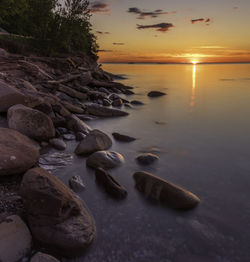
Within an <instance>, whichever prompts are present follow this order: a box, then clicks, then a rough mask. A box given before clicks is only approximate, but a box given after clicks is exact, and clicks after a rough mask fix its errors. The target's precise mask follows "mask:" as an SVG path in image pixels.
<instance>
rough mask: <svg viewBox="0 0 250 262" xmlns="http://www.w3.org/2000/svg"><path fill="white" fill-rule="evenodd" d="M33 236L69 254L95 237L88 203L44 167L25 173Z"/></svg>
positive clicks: (24, 189) (24, 188)
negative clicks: (86, 204)
mask: <svg viewBox="0 0 250 262" xmlns="http://www.w3.org/2000/svg"><path fill="white" fill-rule="evenodd" d="M20 195H21V196H22V198H23V201H24V205H25V208H26V210H27V218H28V222H29V226H30V229H31V232H32V235H33V237H34V238H35V239H36V240H37V241H38V242H40V243H42V244H44V245H47V246H49V247H50V248H55V249H57V250H58V251H59V252H60V253H62V254H64V253H66V254H67V255H69V254H70V253H71V252H72V253H74V255H75V252H77V251H83V250H85V249H86V248H87V247H88V246H89V245H90V244H91V243H92V241H93V240H94V237H95V232H96V228H95V223H94V220H93V218H92V216H91V214H90V213H89V211H88V209H87V207H86V206H85V204H84V203H83V202H82V201H81V200H80V198H78V197H77V196H76V195H75V194H74V193H73V192H72V191H71V190H70V189H69V188H67V187H66V186H65V185H64V184H63V183H62V182H61V181H60V180H59V179H57V178H56V177H55V176H53V175H51V174H49V173H48V172H46V170H44V169H41V168H33V169H31V170H29V171H28V172H26V173H25V175H24V177H23V180H22V184H21V187H20Z"/></svg>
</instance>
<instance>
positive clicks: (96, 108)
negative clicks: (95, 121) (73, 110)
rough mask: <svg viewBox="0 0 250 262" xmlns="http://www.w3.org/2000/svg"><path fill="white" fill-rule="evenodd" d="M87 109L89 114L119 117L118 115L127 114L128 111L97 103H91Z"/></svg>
mask: <svg viewBox="0 0 250 262" xmlns="http://www.w3.org/2000/svg"><path fill="white" fill-rule="evenodd" d="M87 110H88V112H89V114H91V115H94V116H101V117H117V116H127V115H128V113H127V112H125V111H122V110H119V109H115V108H108V107H105V106H101V105H97V104H89V105H87Z"/></svg>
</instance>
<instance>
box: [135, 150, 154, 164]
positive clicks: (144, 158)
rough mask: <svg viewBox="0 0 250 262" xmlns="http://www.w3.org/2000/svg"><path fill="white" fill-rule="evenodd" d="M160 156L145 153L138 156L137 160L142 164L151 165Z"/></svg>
mask: <svg viewBox="0 0 250 262" xmlns="http://www.w3.org/2000/svg"><path fill="white" fill-rule="evenodd" d="M158 159H159V157H158V156H157V155H155V154H152V153H144V154H141V155H139V156H137V158H136V160H137V161H138V162H139V163H140V164H142V165H150V164H152V163H154V162H155V161H156V160H158Z"/></svg>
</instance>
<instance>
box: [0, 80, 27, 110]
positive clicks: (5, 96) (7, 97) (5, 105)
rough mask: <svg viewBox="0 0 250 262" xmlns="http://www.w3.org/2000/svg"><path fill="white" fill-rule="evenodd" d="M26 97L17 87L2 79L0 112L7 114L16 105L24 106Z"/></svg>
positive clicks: (0, 85) (0, 84) (0, 82)
mask: <svg viewBox="0 0 250 262" xmlns="http://www.w3.org/2000/svg"><path fill="white" fill-rule="evenodd" d="M24 103H25V96H24V95H23V94H22V93H21V92H20V91H19V90H18V89H16V88H15V87H13V86H11V85H9V84H7V83H5V82H4V81H3V80H1V79H0V112H7V111H8V109H9V108H10V107H11V106H13V105H16V104H24Z"/></svg>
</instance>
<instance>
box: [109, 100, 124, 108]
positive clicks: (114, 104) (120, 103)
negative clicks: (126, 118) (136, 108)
mask: <svg viewBox="0 0 250 262" xmlns="http://www.w3.org/2000/svg"><path fill="white" fill-rule="evenodd" d="M122 104H123V102H122V100H121V99H116V100H114V101H113V103H112V106H115V107H121V106H122Z"/></svg>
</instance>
